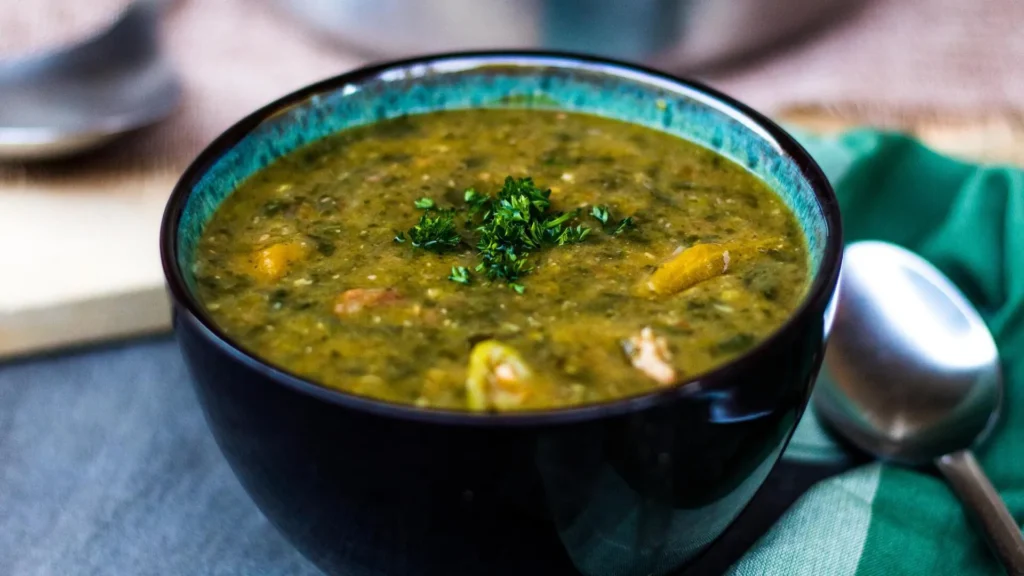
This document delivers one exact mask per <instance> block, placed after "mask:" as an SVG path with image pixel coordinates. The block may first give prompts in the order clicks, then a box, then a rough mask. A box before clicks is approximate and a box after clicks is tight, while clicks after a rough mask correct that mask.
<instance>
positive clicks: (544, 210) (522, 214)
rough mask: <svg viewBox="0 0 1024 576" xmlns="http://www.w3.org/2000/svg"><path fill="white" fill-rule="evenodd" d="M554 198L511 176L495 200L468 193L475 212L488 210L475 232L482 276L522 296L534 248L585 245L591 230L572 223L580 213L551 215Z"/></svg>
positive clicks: (475, 193) (479, 270) (467, 199)
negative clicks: (496, 281)
mask: <svg viewBox="0 0 1024 576" xmlns="http://www.w3.org/2000/svg"><path fill="white" fill-rule="evenodd" d="M550 195H551V191H550V190H543V189H541V188H538V187H537V186H536V185H535V184H534V183H533V179H532V178H512V177H511V176H509V177H508V178H506V179H505V184H504V185H503V186H502V187H501V190H499V191H498V194H497V196H496V197H494V198H493V199H489V198H486V197H481V196H480V194H479V193H477V192H476V191H474V190H467V191H466V195H465V199H466V202H467V203H468V204H469V205H470V210H472V211H476V212H480V211H484V214H483V217H482V218H481V223H480V226H478V227H477V229H476V231H477V232H478V233H479V234H480V237H479V239H478V241H477V246H476V247H477V250H479V251H480V259H481V262H480V264H479V265H477V267H476V270H477V272H483V273H484V274H486V275H487V277H488V278H490V279H491V280H504V281H506V282H508V283H509V285H510V287H511V288H512V289H513V290H515V291H516V292H519V293H520V294H522V293H523V291H524V290H525V288H524V287H523V285H522V284H519V283H517V282H516V281H517V280H518V279H519V278H520V277H521V276H524V275H526V274H529V273H530V271H531V270H532V267H531V266H530V265H529V264H528V263H527V258H529V256H530V253H531V252H532V251H533V250H537V249H539V248H541V247H543V246H545V245H558V246H562V245H565V244H572V243H575V242H582V241H583V239H584V238H586V237H587V234H589V233H590V229H589V228H586V227H585V226H583V225H582V224H580V225H577V226H576V227H572V226H571V225H568V223H569V222H570V221H571V220H572V219H573V218H576V217H577V216H578V215H579V213H578V211H573V212H567V213H549V212H548V208H550V207H551V202H550V200H548V197H549V196H550Z"/></svg>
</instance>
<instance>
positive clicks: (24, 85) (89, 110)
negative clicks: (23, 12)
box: [0, 0, 181, 161]
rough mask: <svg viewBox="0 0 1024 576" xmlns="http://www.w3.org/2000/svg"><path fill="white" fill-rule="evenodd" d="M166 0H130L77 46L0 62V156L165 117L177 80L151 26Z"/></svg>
mask: <svg viewBox="0 0 1024 576" xmlns="http://www.w3.org/2000/svg"><path fill="white" fill-rule="evenodd" d="M172 1H173V0H136V1H135V2H133V3H132V4H130V5H129V6H128V7H127V8H126V9H125V11H124V12H123V13H122V15H121V16H120V18H118V19H117V21H116V22H114V23H113V24H112V25H111V26H110V27H109V28H107V29H106V30H105V31H103V32H101V33H99V34H98V35H96V36H94V37H92V38H90V39H88V40H86V41H84V42H82V43H79V44H75V45H72V46H69V47H66V48H62V49H59V50H56V51H53V52H49V53H44V54H40V55H34V56H28V57H24V58H18V59H12V60H4V61H0V161H5V160H10V161H31V160H46V159H54V158H58V157H62V156H68V155H72V154H76V153H79V152H83V151H85V150H88V149H91V148H94V147H96V146H99V145H101V144H104V143H106V142H108V141H110V140H112V139H113V138H115V137H117V136H119V135H121V134H124V133H125V132H129V131H131V130H134V129H137V128H141V127H143V126H147V125H150V124H153V123H155V122H158V121H159V120H162V119H163V118H165V117H166V116H167V115H169V114H170V113H171V112H172V111H173V110H174V108H175V107H176V106H177V104H178V101H179V100H180V99H181V84H180V82H179V80H178V76H177V74H175V72H174V70H173V69H172V68H171V65H170V63H169V62H168V61H167V60H166V59H165V57H164V56H163V54H162V51H161V49H160V42H159V35H158V24H159V18H160V14H161V13H162V12H163V10H164V9H165V8H166V7H167V5H168V4H170V3H171V2H172Z"/></svg>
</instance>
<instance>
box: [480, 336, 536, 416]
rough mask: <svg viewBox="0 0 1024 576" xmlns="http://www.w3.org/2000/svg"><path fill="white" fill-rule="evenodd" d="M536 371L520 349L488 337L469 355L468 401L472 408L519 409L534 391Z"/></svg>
mask: <svg viewBox="0 0 1024 576" xmlns="http://www.w3.org/2000/svg"><path fill="white" fill-rule="evenodd" d="M532 378H533V373H532V371H531V370H530V368H529V366H527V365H526V362H524V361H523V359H522V357H521V356H520V355H519V352H518V351H517V350H516V349H515V348H512V347H511V346H508V345H506V344H502V343H501V342H497V341H495V340H485V341H483V342H480V343H479V344H477V345H476V346H474V347H473V350H472V352H470V354H469V371H468V374H467V376H466V403H467V406H468V407H469V408H470V409H471V410H490V409H496V410H509V409H514V408H519V407H521V406H523V404H524V403H525V402H526V401H527V399H528V398H529V397H530V394H531V393H532V392H533V390H532V389H531V386H530V381H531V379H532Z"/></svg>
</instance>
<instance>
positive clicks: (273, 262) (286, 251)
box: [249, 241, 308, 280]
mask: <svg viewBox="0 0 1024 576" xmlns="http://www.w3.org/2000/svg"><path fill="white" fill-rule="evenodd" d="M307 252H308V246H307V245H306V243H305V242H294V241H293V242H282V243H280V244H272V245H270V246H267V247H266V248H264V249H262V250H257V251H256V252H254V253H253V254H252V255H251V256H250V258H249V263H250V273H251V274H252V275H253V276H254V277H256V278H257V279H260V280H276V279H278V278H280V277H281V276H284V275H285V274H286V273H287V272H288V266H289V265H290V264H291V263H292V262H295V261H297V260H301V259H303V258H305V257H306V253H307Z"/></svg>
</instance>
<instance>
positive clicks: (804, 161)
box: [161, 52, 842, 576]
mask: <svg viewBox="0 0 1024 576" xmlns="http://www.w3.org/2000/svg"><path fill="white" fill-rule="evenodd" d="M484 106H486V107H520V108H522V107H534V108H547V109H552V108H554V109H562V110H569V111H583V112H589V113H594V114H598V115H601V116H607V117H611V118H617V119H620V120H625V121H628V122H633V123H637V124H642V125H645V126H649V127H652V128H655V129H657V130H662V131H666V132H669V133H672V134H676V135H679V136H681V137H684V138H687V139H689V140H692V141H695V142H698V143H700V144H702V145H704V146H706V147H709V148H712V149H715V150H717V151H719V152H721V153H722V154H724V155H726V156H728V157H730V158H732V159H734V160H735V161H736V162H739V163H740V164H742V165H744V166H746V167H748V168H749V169H750V171H752V172H753V173H755V174H757V175H758V176H760V177H761V178H763V179H764V180H766V181H767V182H768V183H769V184H770V185H771V186H772V188H773V189H775V190H776V191H777V192H778V194H779V195H780V197H782V198H783V199H784V200H785V202H786V203H787V204H788V205H789V206H791V207H792V208H793V211H794V212H795V213H796V214H797V216H798V219H799V221H800V223H801V225H802V227H803V229H804V231H805V232H806V238H807V241H808V245H809V246H810V252H811V268H812V271H813V279H812V281H811V284H810V287H809V290H808V293H807V296H806V298H805V300H804V301H803V303H802V304H801V305H800V307H799V309H798V310H797V311H796V312H795V313H794V314H793V315H792V317H791V318H790V319H789V321H788V322H786V324H785V325H783V326H782V327H781V328H780V329H779V330H778V331H776V332H775V333H774V334H773V335H772V336H771V337H769V338H768V339H767V340H765V341H764V342H763V343H761V344H760V345H758V346H757V347H756V348H754V349H752V350H751V351H749V352H748V353H747V354H745V355H743V356H742V357H740V358H738V359H736V360H734V361H732V362H730V363H728V364H727V365H724V366H722V367H721V368H718V369H716V370H714V371H712V372H709V373H706V374H704V375H701V376H699V377H697V378H694V379H692V380H691V381H689V382H686V383H683V384H681V385H679V386H676V387H673V388H671V389H667V390H661V391H658V392H656V393H650V394H646V395H643V396H637V397H631V398H626V399H622V400H618V401H614V402H608V403H604V404H595V405H590V406H585V407H580V408H571V409H559V410H552V411H548V412H536V413H525V414H507V415H481V414H471V413H459V412H448V411H434V410H424V409H418V408H414V407H411V406H403V405H395V404H389V403H386V402H380V401H375V400H370V399H366V398H361V397H357V396H354V395H351V394H346V393H344V392H340V391H336V390H330V389H327V388H322V387H320V386H318V385H316V384H315V383H313V382H309V381H306V380H303V379H302V378H299V377H297V376H294V375H292V374H289V373H288V372H287V371H286V370H284V369H282V368H279V367H276V366H272V365H270V364H268V363H266V362H264V361H262V360H260V359H259V358H256V357H254V356H253V355H251V354H249V353H248V352H246V351H245V350H244V349H242V348H241V347H240V346H239V345H238V344H237V343H235V342H233V341H232V340H231V339H230V338H228V337H227V336H225V334H224V332H223V331H221V330H220V328H218V327H217V326H216V324H215V323H214V322H213V321H212V320H211V318H210V316H209V315H208V314H207V313H206V312H205V311H204V310H203V308H202V306H201V305H200V303H199V301H198V300H197V298H196V296H195V292H194V290H193V284H194V280H193V278H192V275H191V273H190V270H191V265H190V262H191V260H192V253H193V251H194V249H195V240H196V238H197V236H198V235H199V234H200V232H201V230H202V228H203V225H204V224H205V222H206V221H207V219H208V218H209V216H210V215H211V213H212V212H213V211H214V210H215V209H216V208H217V206H218V204H219V203H220V202H221V201H222V200H223V199H224V198H225V197H226V196H227V195H228V194H230V193H231V192H232V191H233V190H234V189H235V188H236V186H237V185H238V183H239V182H241V181H242V180H244V179H245V178H247V177H248V176H250V175H252V174H253V173H254V172H256V171H258V170H259V169H261V168H262V167H264V166H266V165H267V164H268V163H270V162H272V161H273V160H274V159H275V158H277V157H279V156H281V155H282V154H285V153H288V152H290V151H292V150H294V149H296V148H297V147H299V146H302V145H303V144H306V143H308V142H310V141H313V140H316V139H318V138H321V137H323V136H325V135H328V134H331V133H333V132H336V131H338V130H343V129H345V128H347V127H350V126H355V125H359V124H366V123H370V122H375V121H378V120H381V119H384V118H391V117H394V116H397V115H402V114H417V113H423V112H429V111H433V110H440V109H452V108H467V107H484ZM837 210H838V209H837V205H836V199H835V196H834V195H833V192H832V190H831V188H830V187H829V184H828V182H827V181H826V180H825V177H824V176H823V175H822V173H821V171H820V170H819V169H818V167H817V166H816V165H815V163H814V162H813V161H812V160H811V158H810V157H808V155H807V153H806V152H805V151H804V150H803V148H801V147H800V146H799V145H798V144H797V143H796V142H795V141H794V140H793V139H792V138H791V137H790V136H788V135H787V134H786V133H785V132H783V131H782V130H781V129H780V128H779V127H778V126H776V125H775V124H773V123H772V122H770V121H769V120H767V119H766V118H764V117H763V116H761V115H760V114H758V113H756V112H754V111H753V110H750V109H749V108H747V107H746V106H743V105H742V104H739V103H738V102H735V101H733V100H732V99H730V98H728V97H726V96H724V95H722V94H719V93H717V92H715V91H713V90H711V89H708V88H706V87H704V86H701V85H699V84H696V83H693V82H689V81H684V80H679V79H677V78H672V77H669V76H666V75H663V74H660V73H658V72H654V71H651V70H645V69H642V68H638V67H635V66H630V65H626V64H621V63H616V62H610V61H606V60H601V59H596V58H589V57H581V56H569V55H562V54H548V53H507V52H506V53H471V54H453V55H444V56H429V57H424V58H417V59H413V60H406V61H402V62H395V63H390V64H383V65H377V66H371V67H368V68H364V69H361V70H357V71H354V72H350V73H347V74H344V75H341V76H338V77H336V78H332V79H330V80H327V81H324V82H321V83H319V84H315V85H313V86H310V87H308V88H304V89H302V90H300V91H298V92H295V93H293V94H291V95H288V96H285V97H284V98H282V99H281V100H278V101H277V102H274V103H272V104H270V105H268V106H266V107H264V108H262V109H261V110H258V111H256V112H255V113H253V114H251V115H249V116H248V117H246V118H245V119H244V120H242V121H241V122H239V123H238V124H236V125H234V126H233V127H231V128H230V129H228V131H227V132H225V133H224V134H223V135H222V136H221V137H220V138H218V139H217V140H216V141H215V142H214V143H213V144H211V145H210V146H209V147H208V148H207V149H206V150H205V151H204V152H203V153H202V154H200V156H199V158H198V159H197V160H196V161H195V162H194V163H193V164H192V166H190V167H189V168H188V170H187V171H186V172H185V174H184V175H183V176H182V178H181V181H180V182H179V183H178V185H177V187H176V188H175V190H174V193H173V195H172V196H171V199H170V201H169V203H168V206H167V211H166V213H165V215H164V221H163V230H162V231H161V255H162V258H163V266H164V272H165V274H166V276H167V282H168V284H169V288H170V293H171V296H172V298H173V302H174V326H175V330H176V332H177V335H178V339H179V342H180V344H181V349H182V352H183V353H184V356H185V359H186V361H187V363H188V365H189V367H190V369H191V372H192V375H193V378H194V382H195V388H196V390H197V392H198V396H199V399H200V402H201V403H202V406H203V409H204V411H205V413H206V418H207V421H208V422H209V425H210V428H211V429H212V430H213V433H214V436H215V437H216V439H217V442H218V443H219V445H220V447H221V450H222V451H223V452H224V455H225V456H226V457H227V459H228V462H230V464H231V467H232V469H234V471H235V473H236V474H237V475H238V477H239V479H240V480H241V482H242V484H243V485H244V486H245V488H246V490H248V492H249V494H250V495H251V496H252V498H253V500H255V501H256V503H257V505H259V507H260V509H261V510H262V511H263V512H264V513H265V514H266V516H267V517H268V518H269V519H270V521H271V522H273V523H274V525H275V526H277V527H278V528H279V529H280V530H281V532H283V533H284V534H285V536H287V537H288V539H289V540H291V542H292V543H293V544H294V545H295V546H296V547H298V548H299V550H301V551H302V552H303V553H304V554H305V555H306V556H308V557H309V558H310V559H312V560H313V562H315V563H316V564H317V565H318V566H320V567H321V568H322V569H323V570H324V571H325V572H327V573H329V574H339V575H341V574H343V575H346V576H351V575H362V574H387V575H402V576H409V575H417V574H437V575H444V576H453V575H458V574H471V575H482V574H489V575H492V574H493V575H498V574H510V575H516V576H523V575H530V576H539V575H541V574H572V573H575V571H578V572H582V573H584V574H588V575H601V576H603V575H618V574H643V575H648V574H664V573H669V572H671V571H673V570H675V569H677V568H679V567H681V566H683V565H685V564H687V563H688V562H690V561H692V560H693V559H694V558H695V557H696V556H697V555H699V554H700V552H701V551H702V550H703V549H704V548H705V547H706V546H707V545H708V544H709V543H710V542H711V541H712V540H714V539H715V538H717V537H718V536H719V535H720V534H721V533H722V532H723V531H724V530H725V529H726V527H727V526H728V525H729V524H730V523H731V522H732V521H733V520H734V519H735V518H736V516H737V515H738V514H739V513H740V511H741V510H742V509H743V508H744V507H745V506H746V505H747V503H748V502H749V501H750V499H751V498H752V497H753V495H754V492H755V491H756V490H757V489H758V488H759V487H760V485H761V483H762V482H763V481H764V479H765V477H766V476H767V474H768V472H769V471H770V470H771V468H772V467H773V466H774V465H775V463H776V462H777V461H778V459H779V455H780V454H781V453H782V450H783V449H784V448H785V446H786V444H787V442H788V441H789V438H790V436H791V434H792V433H793V430H794V428H795V427H796V424H797V421H798V420H799V418H800V416H801V414H802V413H803V411H804V408H805V407H806V405H807V400H808V396H809V394H810V391H811V387H812V383H813V381H814V378H815V375H816V373H817V371H818V368H819V365H820V363H821V359H822V354H823V351H824V346H825V338H826V334H827V328H828V325H829V323H830V322H829V321H830V318H831V312H830V311H831V306H830V302H831V299H832V296H833V294H834V293H835V290H836V280H837V276H838V272H839V264H840V256H841V246H842V243H841V238H840V236H841V234H840V226H839V214H838V211H837Z"/></svg>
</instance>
